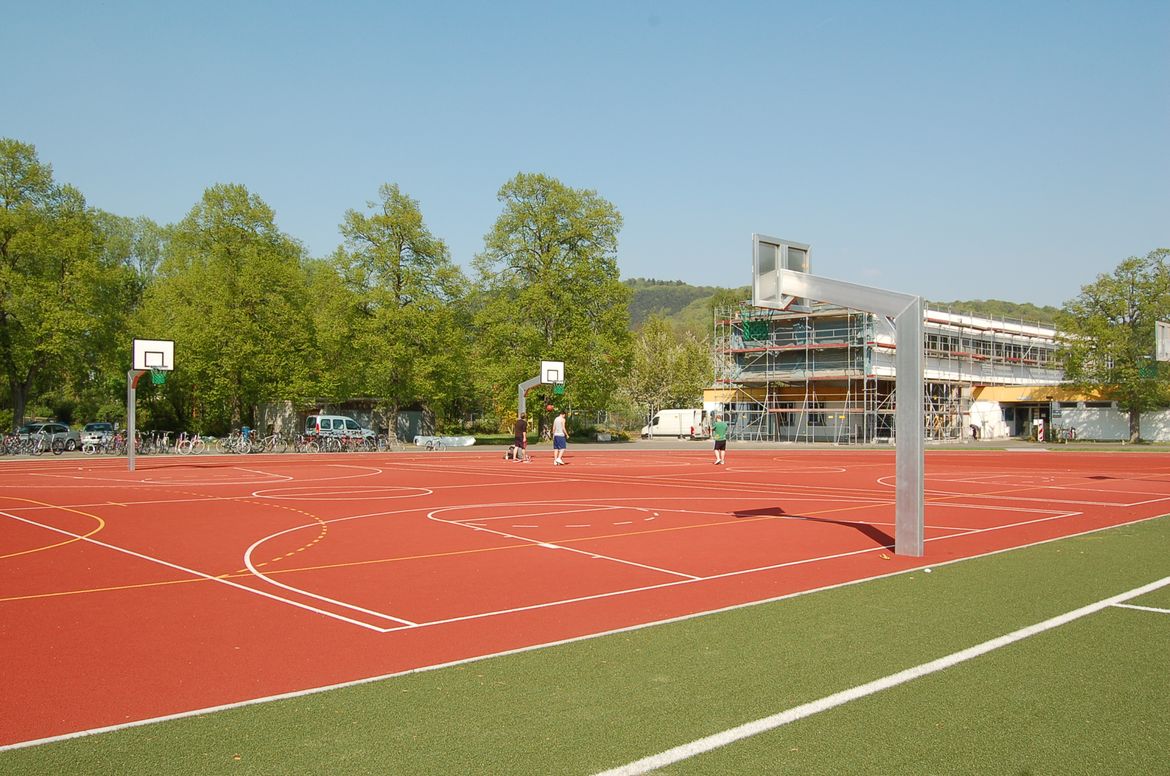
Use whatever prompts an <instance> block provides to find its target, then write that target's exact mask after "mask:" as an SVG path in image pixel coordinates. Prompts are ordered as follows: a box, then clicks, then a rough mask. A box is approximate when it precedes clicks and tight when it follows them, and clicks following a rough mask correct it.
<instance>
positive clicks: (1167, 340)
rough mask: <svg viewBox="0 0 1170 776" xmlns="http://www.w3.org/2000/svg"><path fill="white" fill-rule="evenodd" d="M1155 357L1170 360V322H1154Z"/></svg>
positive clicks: (1159, 359)
mask: <svg viewBox="0 0 1170 776" xmlns="http://www.w3.org/2000/svg"><path fill="white" fill-rule="evenodd" d="M1154 358H1156V359H1157V360H1158V361H1170V323H1168V322H1166V321H1156V322H1155V323H1154Z"/></svg>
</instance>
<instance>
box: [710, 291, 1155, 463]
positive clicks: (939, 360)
mask: <svg viewBox="0 0 1170 776" xmlns="http://www.w3.org/2000/svg"><path fill="white" fill-rule="evenodd" d="M923 324H924V325H923V348H924V350H923V372H924V375H923V376H924V380H925V386H924V406H923V432H924V434H925V437H926V439H928V440H931V441H940V442H941V441H948V440H950V441H956V442H957V441H960V440H963V439H996V438H1010V437H1023V438H1029V437H1038V438H1040V439H1044V438H1045V435H1047V436H1048V437H1049V438H1053V437H1063V436H1070V435H1072V434H1073V433H1076V434H1077V436H1078V437H1079V438H1082V439H1084V438H1101V439H1109V438H1114V439H1121V438H1124V437H1125V432H1124V431H1121V432H1118V429H1125V428H1127V425H1126V420H1125V415H1124V414H1123V413H1121V412H1120V411H1119V410H1118V409H1117V408H1116V406H1115V404H1114V403H1113V402H1111V401H1108V400H1106V399H1102V398H1100V397H1095V396H1087V395H1077V394H1073V393H1071V392H1069V391H1068V390H1066V389H1064V388H1062V387H1061V386H1060V383H1061V380H1062V377H1063V373H1062V371H1061V369H1060V366H1059V364H1058V363H1057V358H1056V350H1057V333H1056V330H1055V329H1052V328H1049V327H1045V326H1041V325H1038V324H1029V323H1025V322H1019V321H1008V320H995V319H991V318H981V317H976V316H972V315H965V314H955V313H951V312H948V311H944V310H934V309H927V310H926V311H925V313H924V321H923ZM713 356H714V365H715V387H714V388H712V389H710V390H708V391H707V392H706V395H705V396H704V402H705V406H706V407H707V408H708V409H715V408H719V409H722V410H723V411H724V412H726V413H727V414H728V416H729V417H730V418H731V426H732V435H733V438H737V439H747V440H761V441H788V442H832V443H837V444H872V443H875V442H884V441H890V440H891V438H892V436H893V433H894V395H895V393H894V383H895V366H894V363H895V361H894V336H893V331H892V330H891V329H890V327H889V326H887V325H885V321H884V320H883V319H880V318H879V316H876V315H874V314H871V313H865V312H860V311H856V310H848V309H845V308H841V307H838V306H835V305H824V304H813V305H811V306H810V307H809V308H808V309H806V310H804V311H777V310H768V309H763V308H757V307H751V306H749V305H743V306H738V307H731V308H724V309H723V310H720V311H717V312H716V316H715V324H714V332H713ZM1163 414H1165V415H1167V417H1166V418H1162V417H1161V416H1162V415H1163ZM1078 423H1079V424H1080V425H1079V426H1078V428H1077V431H1076V432H1073V431H1071V430H1070V429H1072V428H1073V427H1074V426H1077V424H1078ZM1146 425H1147V424H1146V423H1143V437H1144V438H1147V439H1170V428H1168V427H1170V413H1152V414H1151V417H1150V418H1149V424H1148V425H1149V432H1150V433H1149V435H1148V436H1147V435H1146V433H1145V430H1146ZM1115 433H1116V434H1117V435H1116V436H1113V434H1115ZM1098 434H1100V436H1097V435H1098Z"/></svg>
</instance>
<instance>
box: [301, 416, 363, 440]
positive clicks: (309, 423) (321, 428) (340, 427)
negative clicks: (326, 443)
mask: <svg viewBox="0 0 1170 776" xmlns="http://www.w3.org/2000/svg"><path fill="white" fill-rule="evenodd" d="M305 433H306V434H309V435H311V436H317V435H323V436H348V437H363V438H370V437H373V436H374V432H373V431H370V430H369V429H368V428H362V426H361V424H360V423H358V422H357V421H356V420H354V419H353V418H348V417H346V416H345V415H310V416H309V417H307V418H305Z"/></svg>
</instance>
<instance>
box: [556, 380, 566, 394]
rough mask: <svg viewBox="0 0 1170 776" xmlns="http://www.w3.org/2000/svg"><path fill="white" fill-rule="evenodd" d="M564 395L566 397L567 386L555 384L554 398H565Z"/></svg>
mask: <svg viewBox="0 0 1170 776" xmlns="http://www.w3.org/2000/svg"><path fill="white" fill-rule="evenodd" d="M564 395H565V384H564V383H553V396H564Z"/></svg>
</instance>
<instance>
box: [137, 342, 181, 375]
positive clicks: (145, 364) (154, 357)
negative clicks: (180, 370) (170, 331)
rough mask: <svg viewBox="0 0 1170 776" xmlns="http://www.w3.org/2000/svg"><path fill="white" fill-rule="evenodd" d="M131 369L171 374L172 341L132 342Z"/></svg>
mask: <svg viewBox="0 0 1170 776" xmlns="http://www.w3.org/2000/svg"><path fill="white" fill-rule="evenodd" d="M132 368H134V369H143V370H145V369H158V370H160V371H163V372H173V371H174V369H175V343H174V340H143V339H136V340H134V366H133V367H132Z"/></svg>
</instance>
